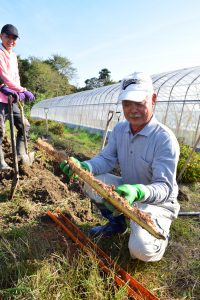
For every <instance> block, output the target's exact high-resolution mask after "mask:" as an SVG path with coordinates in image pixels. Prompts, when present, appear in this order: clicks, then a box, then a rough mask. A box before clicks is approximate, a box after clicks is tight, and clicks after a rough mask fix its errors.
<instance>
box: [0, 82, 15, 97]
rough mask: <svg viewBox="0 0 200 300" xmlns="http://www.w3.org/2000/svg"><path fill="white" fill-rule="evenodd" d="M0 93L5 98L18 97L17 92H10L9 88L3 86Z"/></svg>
mask: <svg viewBox="0 0 200 300" xmlns="http://www.w3.org/2000/svg"><path fill="white" fill-rule="evenodd" d="M0 91H1V92H2V93H3V94H4V95H6V96H13V97H14V98H17V97H18V95H17V92H15V91H13V90H11V89H10V88H9V87H7V86H5V85H4V86H2V87H1V89H0Z"/></svg>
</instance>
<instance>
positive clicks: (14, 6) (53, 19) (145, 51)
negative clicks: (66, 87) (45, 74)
mask: <svg viewBox="0 0 200 300" xmlns="http://www.w3.org/2000/svg"><path fill="white" fill-rule="evenodd" d="M0 11H1V18H0V27H2V26H3V25H5V24H7V23H10V24H13V25H15V26H16V27H17V28H18V30H19V34H20V40H19V41H18V44H17V47H16V48H15V51H16V53H17V54H19V55H20V56H21V57H22V58H28V57H29V56H35V57H38V58H41V59H47V58H48V57H51V55H52V54H59V55H61V56H65V57H67V58H68V59H69V60H70V61H71V62H72V63H73V67H75V68H76V69H77V76H76V78H75V80H74V81H73V82H72V83H74V84H77V85H78V86H84V81H85V80H86V79H87V78H91V77H98V73H99V71H100V70H101V69H103V68H108V69H109V70H110V71H111V77H112V79H113V80H116V81H117V80H120V79H122V78H123V77H124V76H126V75H128V74H130V73H132V72H134V71H145V72H148V73H150V74H155V73H160V72H164V71H170V70H175V69H179V68H184V67H193V66H198V65H200V34H199V33H200V1H199V0H190V1H189V0H168V1H167V0H165V1H164V0H138V1H135V0H123V1H122V0H121V1H119V0H115V1H114V0H99V1H97V0H96V1H95V0H57V1H56V0H55V1H49V0H9V1H5V0H0Z"/></svg>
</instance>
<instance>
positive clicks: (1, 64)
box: [0, 45, 26, 103]
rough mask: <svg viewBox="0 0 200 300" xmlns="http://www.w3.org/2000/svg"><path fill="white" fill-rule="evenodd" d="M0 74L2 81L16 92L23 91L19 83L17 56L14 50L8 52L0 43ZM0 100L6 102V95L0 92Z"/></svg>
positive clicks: (24, 89)
mask: <svg viewBox="0 0 200 300" xmlns="http://www.w3.org/2000/svg"><path fill="white" fill-rule="evenodd" d="M0 76H1V77H2V79H3V80H4V83H5V84H6V85H7V86H8V87H9V88H10V89H12V90H14V91H16V92H24V91H26V88H23V87H22V86H21V85H20V78H19V69H18V62H17V56H16V54H15V53H14V52H11V53H9V52H8V51H7V50H6V49H5V48H4V47H3V46H2V45H0ZM0 102H3V103H8V99H7V96H6V95H4V94H3V93H1V92H0Z"/></svg>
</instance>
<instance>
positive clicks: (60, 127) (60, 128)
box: [49, 121, 65, 136]
mask: <svg viewBox="0 0 200 300" xmlns="http://www.w3.org/2000/svg"><path fill="white" fill-rule="evenodd" d="M49 131H51V132H52V133H53V134H56V135H59V136H62V135H63V134H64V131H65V126H64V124H63V123H57V122H54V121H50V122H49Z"/></svg>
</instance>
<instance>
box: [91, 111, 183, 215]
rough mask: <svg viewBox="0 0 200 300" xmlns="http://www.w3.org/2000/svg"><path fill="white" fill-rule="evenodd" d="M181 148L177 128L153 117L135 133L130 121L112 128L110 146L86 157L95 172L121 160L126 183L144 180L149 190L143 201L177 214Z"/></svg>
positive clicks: (104, 169)
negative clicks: (178, 169) (177, 171)
mask: <svg viewBox="0 0 200 300" xmlns="http://www.w3.org/2000/svg"><path fill="white" fill-rule="evenodd" d="M179 154H180V149H179V144H178V141H177V139H176V137H175V135H174V134H173V132H172V131H171V130H170V129H169V128H167V127H166V126H164V125H163V124H161V123H160V122H158V121H157V119H156V118H155V117H152V119H151V121H150V122H149V123H148V124H147V125H146V126H145V127H144V128H143V129H142V130H141V131H140V132H138V133H136V134H134V135H133V134H132V132H131V130H130V125H129V123H128V122H127V121H123V122H119V123H118V124H117V125H116V126H115V127H114V129H113V131H112V132H111V134H110V136H109V140H108V144H107V146H106V147H105V148H104V149H103V150H102V151H101V152H100V153H99V154H98V155H97V156H95V157H94V158H92V159H91V160H89V161H86V162H87V163H89V164H90V166H91V167H92V172H93V174H94V175H99V174H104V173H108V172H111V171H112V170H113V168H114V167H115V165H116V163H117V162H118V163H119V167H120V170H121V176H122V180H123V182H124V183H127V184H143V185H145V188H147V189H148V191H149V196H148V198H147V199H145V200H142V202H143V203H147V204H152V205H156V206H161V207H163V208H166V209H168V210H170V211H171V212H172V213H173V215H174V216H177V214H178V211H179V208H180V206H179V204H178V201H177V195H178V186H177V182H176V169H177V164H178V159H179Z"/></svg>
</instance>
